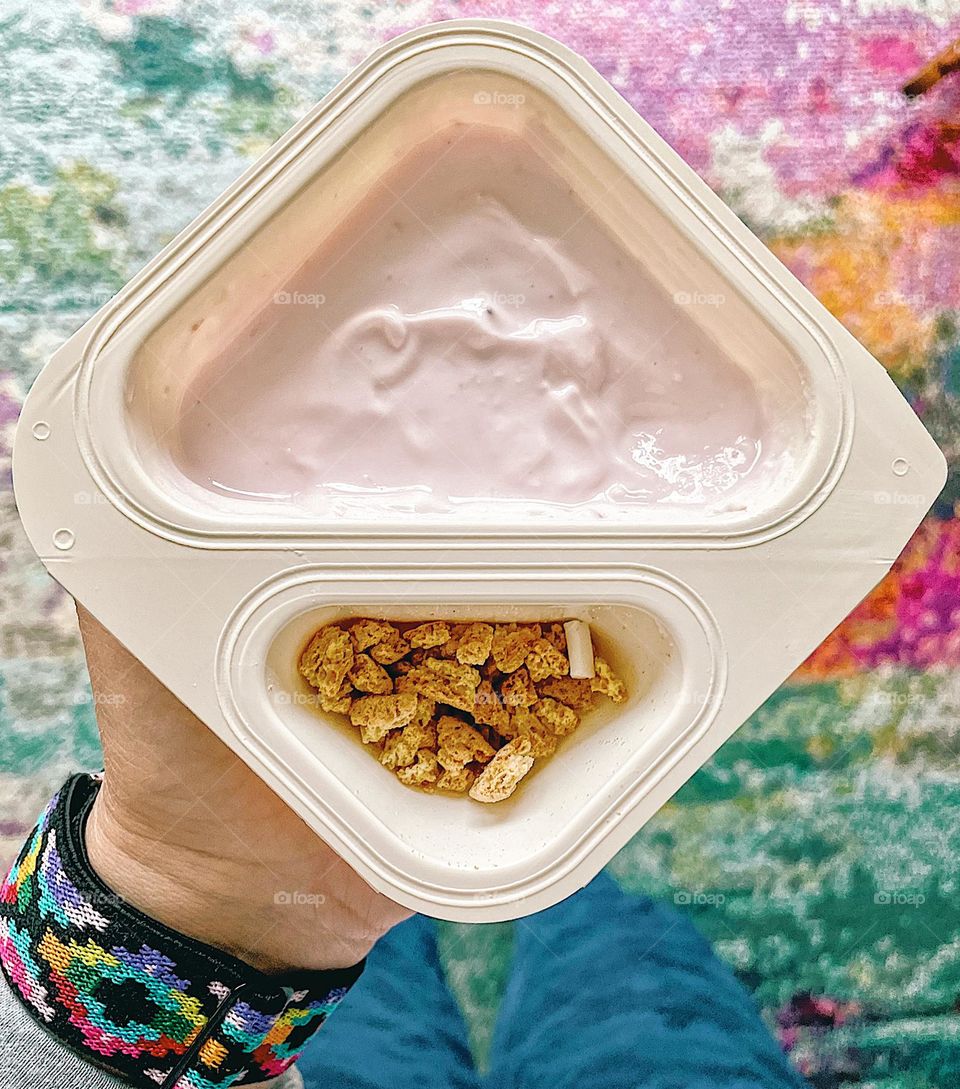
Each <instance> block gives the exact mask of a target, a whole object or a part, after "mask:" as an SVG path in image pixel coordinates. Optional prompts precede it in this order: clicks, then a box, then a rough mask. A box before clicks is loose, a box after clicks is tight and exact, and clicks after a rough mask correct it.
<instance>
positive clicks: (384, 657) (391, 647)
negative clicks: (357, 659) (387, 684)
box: [370, 630, 410, 665]
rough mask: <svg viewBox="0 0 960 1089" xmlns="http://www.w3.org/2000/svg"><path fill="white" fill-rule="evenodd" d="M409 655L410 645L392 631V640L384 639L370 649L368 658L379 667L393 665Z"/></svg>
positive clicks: (397, 633)
mask: <svg viewBox="0 0 960 1089" xmlns="http://www.w3.org/2000/svg"><path fill="white" fill-rule="evenodd" d="M409 653H410V644H409V643H408V642H407V641H406V640H405V639H404V638H402V636H401V635H400V633H399V632H398V631H396V630H393V638H392V639H385V640H384V641H383V642H382V643H377V644H376V645H375V646H373V647H371V648H370V657H371V658H372V659H373V660H374V661H375V662H379V663H380V665H393V663H394V662H399V661H400V659H401V658H402V657H403V656H404V655H405V654H409Z"/></svg>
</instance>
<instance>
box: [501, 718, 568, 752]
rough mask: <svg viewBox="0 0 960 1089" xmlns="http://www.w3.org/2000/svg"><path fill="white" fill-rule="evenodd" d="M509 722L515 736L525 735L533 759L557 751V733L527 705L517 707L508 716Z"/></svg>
mask: <svg viewBox="0 0 960 1089" xmlns="http://www.w3.org/2000/svg"><path fill="white" fill-rule="evenodd" d="M510 724H511V726H512V727H513V730H514V736H515V737H525V738H526V739H527V740H528V741H529V742H530V755H531V756H532V757H534V758H535V759H537V760H539V759H540V758H541V757H544V756H553V754H554V753H555V752H556V751H557V745H558V744H559V739H558V738H557V735H556V734H555V733H554V732H553V731H552V730H551V729H550V727H549V726H547V725H546V724H545V723H543V722H541V721H540V719H538V718H537V716H536V715H535V714H534V713H533V711H531V710H530V709H529V708H528V707H518V708H517V709H516V711H515V712H514V713H513V714H512V715H511V716H510Z"/></svg>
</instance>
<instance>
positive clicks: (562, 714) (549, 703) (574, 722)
mask: <svg viewBox="0 0 960 1089" xmlns="http://www.w3.org/2000/svg"><path fill="white" fill-rule="evenodd" d="M533 713H534V714H535V715H536V716H537V718H538V719H540V721H541V722H542V723H543V724H544V725H545V726H549V727H550V729H551V730H553V732H554V733H555V734H556V735H557V737H565V736H566V735H567V734H572V733H573V731H574V730H575V729H576V728H577V727H578V726H579V725H580V716H579V715H578V714H577V712H576V711H574V709H573V708H572V707H567V706H566V705H565V704H562V703H558V702H557V700H555V699H551V698H550V697H549V696H548V697H547V698H546V699H543V700H540V702H539V703H538V704H537V706H536V707H535V708H534V711H533Z"/></svg>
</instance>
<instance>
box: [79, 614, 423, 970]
mask: <svg viewBox="0 0 960 1089" xmlns="http://www.w3.org/2000/svg"><path fill="white" fill-rule="evenodd" d="M77 614H78V616H79V619H80V631H81V634H82V635H83V642H84V648H85V650H86V654H87V664H88V666H89V669H90V680H91V684H92V686H93V691H94V699H95V704H96V710H97V722H98V725H99V727H100V735H101V739H102V742H103V753H104V767H105V776H104V783H103V787H102V789H101V790H100V793H99V795H98V797H97V799H96V801H95V803H94V806H93V809H92V810H91V813H90V817H89V820H88V822H87V832H86V842H87V850H88V853H89V856H90V861H91V863H92V865H93V868H94V869H95V870H96V871H97V873H98V874H99V875H100V877H101V878H102V879H103V880H104V881H105V882H106V884H107V885H109V886H110V887H111V888H112V889H113V891H114V892H116V893H118V894H119V895H120V896H122V897H123V898H124V899H125V900H127V901H128V902H129V903H131V904H132V905H133V906H134V907H136V908H137V909H139V910H140V911H142V912H144V913H145V914H147V915H150V916H152V917H153V918H155V919H158V920H159V921H160V922H162V923H165V924H166V925H167V926H170V927H173V928H174V929H176V930H179V931H181V932H182V933H185V934H188V935H190V936H191V937H194V938H197V939H199V940H201V941H204V942H206V943H208V944H209V945H214V946H217V947H218V948H220V949H223V950H225V951H227V952H229V953H231V954H233V955H234V956H236V957H239V958H240V959H241V960H244V961H246V962H247V963H249V964H252V965H253V966H254V967H256V968H259V969H260V970H261V971H265V972H282V971H286V970H290V969H322V968H341V967H346V966H348V965H351V964H355V963H356V962H357V961H359V960H361V959H362V958H363V957H364V956H365V955H366V954H367V952H368V951H369V949H370V947H371V946H372V945H373V943H374V942H375V941H376V940H377V938H379V937H380V936H381V935H382V934H384V933H385V932H386V931H387V930H389V929H390V927H392V926H393V925H394V924H395V923H398V922H400V921H401V920H402V919H404V918H406V916H407V915H409V914H410V913H409V912H408V911H407V910H406V909H405V908H402V907H400V906H399V905H398V904H396V903H394V902H393V901H392V900H390V899H388V898H387V897H386V896H382V895H380V894H379V893H377V892H374V890H373V889H372V888H371V887H370V886H369V885H368V884H367V883H366V882H365V881H364V880H363V879H362V878H361V877H360V876H359V875H358V874H357V873H355V872H354V871H353V870H352V869H351V868H350V867H349V866H348V865H347V863H346V862H344V861H343V859H341V858H340V857H339V856H338V855H337V854H336V853H335V852H334V851H333V850H332V849H331V848H330V847H328V846H327V845H326V844H325V843H324V842H323V841H322V840H321V839H319V838H318V837H317V836H316V834H315V833H314V832H312V831H311V830H310V829H309V828H308V827H307V826H306V825H305V824H304V823H303V821H301V820H300V818H299V817H298V816H297V815H296V814H295V813H294V812H293V811H292V810H291V809H289V808H288V807H287V805H286V804H285V803H284V802H282V801H281V800H280V798H278V797H277V795H276V794H274V793H273V791H272V790H270V788H269V787H267V786H266V785H265V784H264V783H263V782H261V780H260V779H258V778H257V776H256V775H254V774H253V772H252V771H250V769H249V768H248V767H247V766H246V765H245V764H244V763H243V762H242V761H241V760H240V759H239V758H238V757H237V756H235V755H234V754H233V753H232V752H231V751H230V749H228V748H227V747H226V745H224V744H223V742H222V741H221V740H220V739H219V738H218V737H217V736H216V735H215V734H214V733H213V732H212V731H211V730H209V729H208V728H207V727H206V726H204V724H203V723H202V722H201V721H200V720H199V719H198V718H197V717H196V716H195V715H194V714H192V712H190V711H189V710H188V709H187V708H186V707H185V706H184V705H183V704H182V703H180V701H179V700H178V699H177V698H176V697H175V696H174V695H173V693H172V692H170V691H169V690H168V689H166V688H164V687H163V685H162V684H161V683H160V682H159V681H158V680H157V679H156V678H155V677H154V676H153V674H151V673H150V672H149V671H148V670H147V669H146V668H145V667H144V666H143V665H141V663H140V662H139V661H137V659H136V658H134V657H133V655H131V654H130V653H129V652H128V651H127V650H126V649H124V647H122V646H121V645H120V643H119V642H118V641H117V640H116V639H115V638H114V637H113V636H112V635H111V634H110V633H109V632H108V631H106V629H105V628H103V627H102V626H101V625H100V624H99V623H98V622H97V621H96V620H95V619H94V618H93V617H92V616H91V615H90V614H89V613H88V612H86V610H85V609H83V608H82V606H79V605H78V606H77ZM294 894H298V895H296V896H294Z"/></svg>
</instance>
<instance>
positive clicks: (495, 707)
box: [470, 681, 510, 730]
mask: <svg viewBox="0 0 960 1089" xmlns="http://www.w3.org/2000/svg"><path fill="white" fill-rule="evenodd" d="M470 711H471V714H472V715H473V718H474V721H475V722H479V723H480V724H481V725H482V726H492V727H493V728H494V729H495V730H501V729H502V727H503V726H504V725H506V723H507V720H508V719H509V717H510V716H509V714H508V713H507V710H506V708H505V707H504V706H503V700H501V698H500V696H499V695H498V693H497V692H496V691H495V689H494V687H493V685H492V684H491V683H490V682H489V681H481V682H480V683H479V684H478V685H477V691H476V693H475V695H474V697H473V706H472V707H471V708H470Z"/></svg>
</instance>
